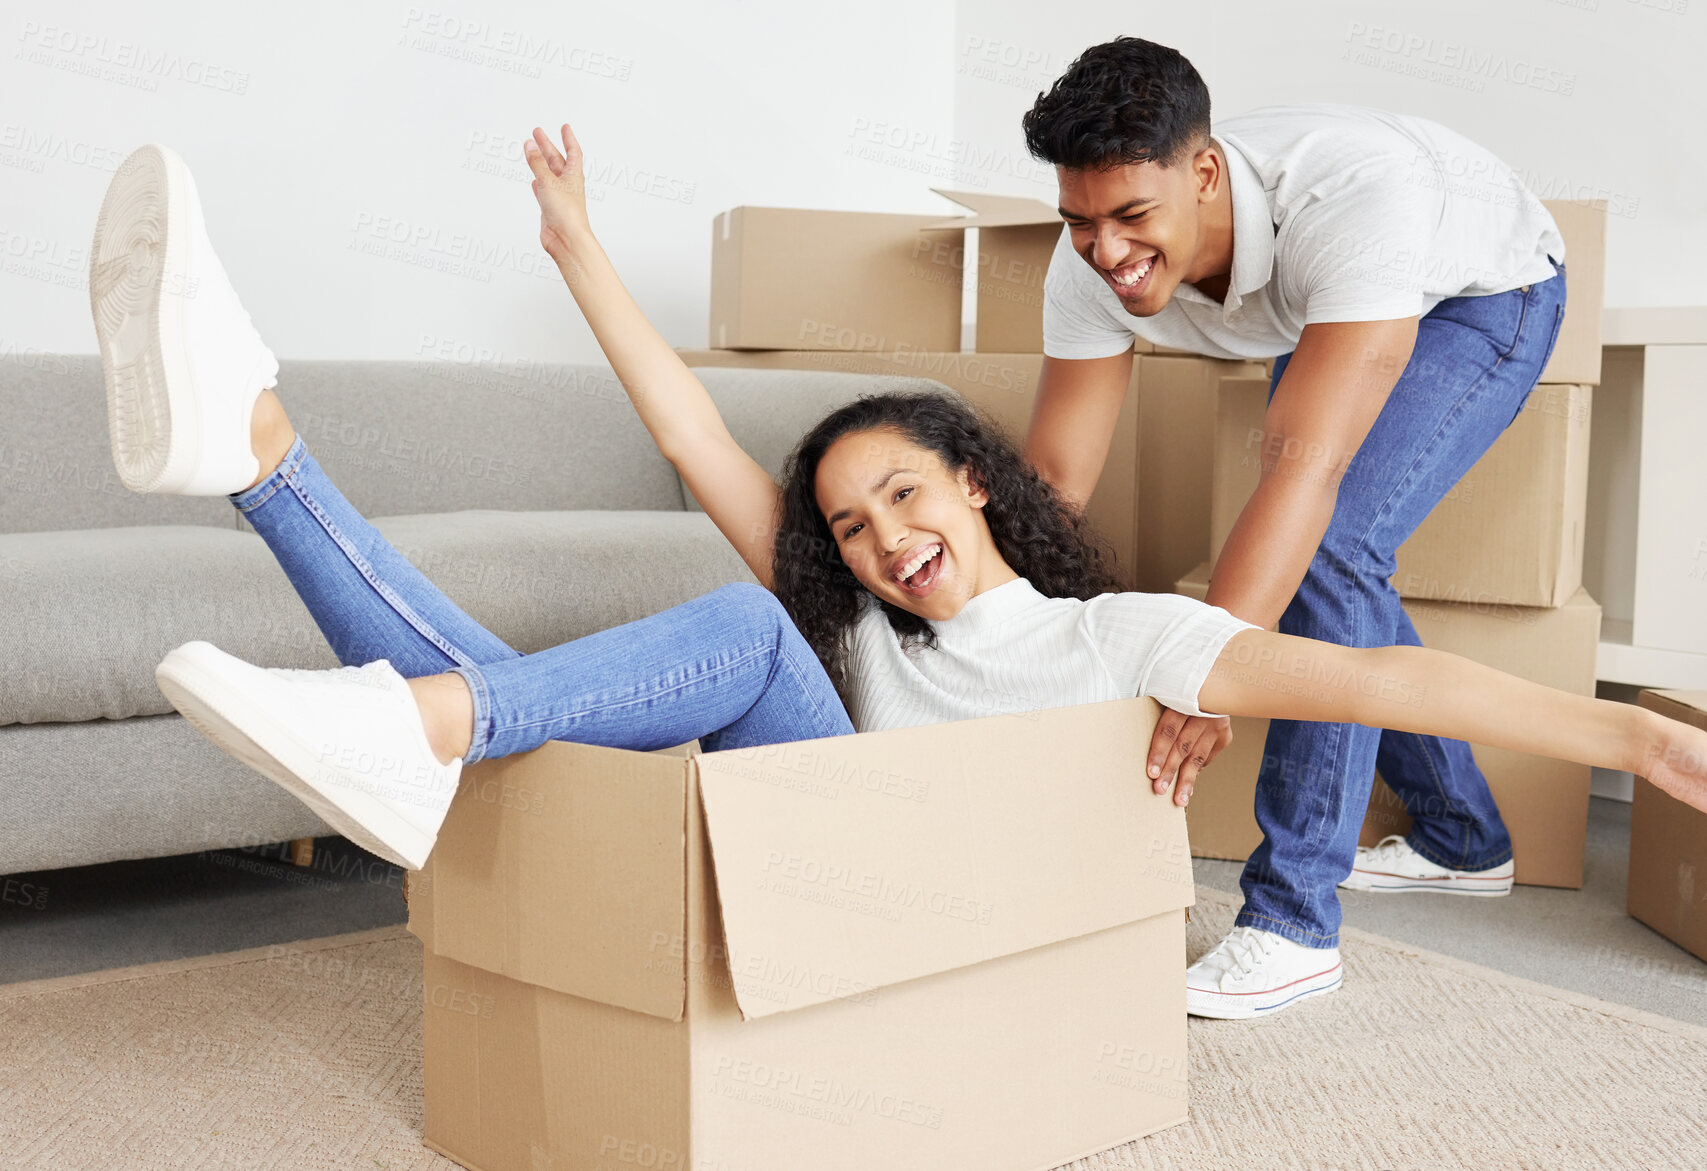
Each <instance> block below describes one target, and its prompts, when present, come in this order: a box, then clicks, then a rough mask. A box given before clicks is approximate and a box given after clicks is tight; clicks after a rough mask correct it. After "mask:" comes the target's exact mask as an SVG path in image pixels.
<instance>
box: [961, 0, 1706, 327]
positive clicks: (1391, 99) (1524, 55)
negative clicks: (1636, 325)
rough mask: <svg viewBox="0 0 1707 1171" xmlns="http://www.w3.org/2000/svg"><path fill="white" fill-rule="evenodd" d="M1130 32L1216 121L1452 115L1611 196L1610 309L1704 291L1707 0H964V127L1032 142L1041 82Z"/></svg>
mask: <svg viewBox="0 0 1707 1171" xmlns="http://www.w3.org/2000/svg"><path fill="white" fill-rule="evenodd" d="M1044 14H1046V15H1044ZM1122 34H1126V35H1131V36H1140V37H1145V38H1147V39H1149V40H1152V41H1158V42H1160V43H1162V44H1164V45H1169V46H1171V47H1173V48H1175V49H1178V50H1179V51H1180V52H1182V53H1184V54H1185V56H1186V57H1187V58H1188V59H1189V60H1190V61H1191V63H1192V64H1193V65H1194V66H1196V67H1197V71H1198V72H1199V73H1200V74H1202V75H1203V79H1204V81H1205V82H1206V83H1207V84H1208V86H1209V92H1210V96H1211V99H1212V101H1213V104H1214V116H1215V117H1217V118H1221V117H1226V116H1230V115H1232V114H1236V113H1239V112H1241V111H1244V110H1248V109H1250V108H1252V107H1254V106H1259V105H1268V104H1273V103H1279V102H1293V101H1323V102H1348V103H1353V104H1359V105H1371V106H1379V107H1383V108H1386V109H1390V110H1395V111H1399V112H1402V113H1411V114H1420V115H1422V116H1425V117H1428V118H1432V119H1434V120H1436V121H1438V122H1442V123H1444V124H1446V125H1447V126H1450V127H1452V128H1454V129H1456V130H1458V131H1459V132H1460V133H1463V134H1465V135H1467V136H1469V137H1470V138H1472V139H1475V140H1476V141H1478V142H1480V143H1481V144H1483V145H1484V146H1487V147H1489V148H1490V149H1492V150H1493V151H1494V152H1495V153H1496V154H1498V155H1500V156H1501V157H1502V158H1504V159H1505V160H1506V161H1507V162H1509V163H1511V164H1512V165H1513V166H1514V167H1516V168H1517V169H1518V171H1519V172H1520V173H1521V174H1523V175H1524V177H1525V179H1526V181H1527V182H1528V184H1529V186H1530V187H1531V188H1532V189H1533V190H1535V191H1536V192H1537V194H1539V195H1541V196H1542V197H1543V198H1565V199H1569V198H1583V197H1593V196H1595V195H1599V196H1600V197H1602V198H1605V199H1607V200H1608V201H1609V203H1610V204H1611V206H1612V210H1613V212H1614V214H1611V215H1609V216H1608V218H1607V271H1606V303H1607V305H1609V306H1646V305H1701V304H1707V196H1704V195H1703V192H1704V191H1707V152H1703V151H1702V150H1701V149H1700V147H1699V143H1700V139H1701V132H1700V126H1701V120H1702V118H1703V117H1704V116H1707V84H1704V83H1703V81H1702V75H1701V71H1700V62H1701V60H1702V59H1703V57H1704V56H1707V0H1568V2H1566V3H1560V2H1557V0H1428V2H1426V3H1425V2H1421V0H1389V2H1387V3H1381V4H1375V3H1369V2H1367V0H1365V2H1362V3H1355V2H1345V0H1342V2H1337V3H1336V2H1323V0H1311V2H1309V3H1297V2H1292V3H1283V4H1276V3H1273V2H1272V0H1219V2H1217V3H1177V2H1175V3H1168V4H1161V3H1134V2H1133V0H1076V2H1075V3H1072V4H1058V5H1049V6H1047V7H1046V6H1043V5H1040V4H1038V3H1037V2H1036V0H977V2H973V0H962V2H961V4H960V5H959V15H958V20H957V29H956V35H955V55H956V56H955V119H954V126H955V132H956V134H959V135H962V136H965V137H968V138H977V139H985V140H988V141H991V142H993V143H997V144H1019V143H1021V141H1022V139H1021V136H1020V131H1019V119H1020V116H1021V115H1022V114H1023V113H1024V112H1025V111H1026V110H1027V109H1029V108H1030V106H1031V103H1032V102H1033V101H1034V100H1035V99H1036V96H1037V93H1038V91H1039V90H1041V89H1046V88H1047V87H1048V84H1049V82H1050V81H1052V80H1053V79H1054V78H1055V77H1056V76H1058V75H1059V74H1060V73H1061V72H1063V71H1064V70H1065V69H1066V67H1067V65H1068V64H1069V63H1070V62H1071V61H1072V59H1073V57H1074V56H1076V55H1077V54H1078V53H1079V52H1080V51H1081V50H1082V49H1084V48H1085V47H1087V46H1089V45H1093V44H1096V43H1098V42H1101V41H1105V40H1109V39H1111V38H1112V37H1115V36H1119V35H1122ZM1472 61H1473V62H1474V63H1469V62H1472ZM1418 74H1420V75H1418ZM1512 78H1521V79H1524V80H1525V81H1528V82H1531V84H1525V85H1520V84H1518V83H1517V82H1516V81H1514V80H1512ZM1035 189H1036V186H1035V185H1034V184H1026V185H1018V184H1013V185H1007V186H1003V187H995V186H992V188H991V190H1007V191H1012V192H1013V193H1015V194H1024V193H1027V192H1029V191H1033V190H1035Z"/></svg>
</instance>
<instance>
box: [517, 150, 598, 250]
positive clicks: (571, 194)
mask: <svg viewBox="0 0 1707 1171" xmlns="http://www.w3.org/2000/svg"><path fill="white" fill-rule="evenodd" d="M522 155H523V157H524V158H526V159H527V164H528V166H529V167H530V168H531V169H532V170H533V173H534V181H533V194H534V198H535V199H537V200H539V242H540V245H541V246H542V247H543V248H544V249H545V250H546V252H547V253H549V254H550V256H551V258H552V259H553V260H556V261H558V262H559V263H562V262H563V261H565V260H568V259H569V258H570V257H571V256H573V255H574V251H575V247H576V245H577V244H579V243H580V242H581V241H582V240H584V239H586V238H587V237H589V236H590V235H591V234H592V228H591V226H590V225H589V224H588V222H587V184H586V180H585V178H584V177H583V175H582V173H581V144H580V143H579V142H577V141H575V135H574V133H573V132H572V131H571V130H570V129H569V123H567V122H565V123H564V124H563V152H562V153H561V154H559V153H558V151H557V146H556V144H555V143H553V142H552V141H551V139H550V138H549V137H548V136H547V135H546V133H545V131H543V130H541V129H540V128H539V127H537V126H535V127H534V128H533V137H532V138H529V139H526V140H524V141H523V143H522Z"/></svg>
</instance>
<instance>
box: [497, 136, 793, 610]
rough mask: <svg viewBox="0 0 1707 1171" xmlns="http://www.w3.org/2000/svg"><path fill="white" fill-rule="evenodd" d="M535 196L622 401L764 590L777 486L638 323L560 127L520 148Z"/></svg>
mask: <svg viewBox="0 0 1707 1171" xmlns="http://www.w3.org/2000/svg"><path fill="white" fill-rule="evenodd" d="M522 149H523V153H524V154H525V156H526V158H527V161H528V166H529V167H530V168H531V169H532V170H533V173H534V181H533V193H534V196H535V198H537V199H538V200H539V212H540V215H539V242H540V244H541V245H543V246H544V248H545V250H546V252H547V253H548V254H550V256H551V258H552V259H553V260H555V261H556V262H557V270H558V271H559V272H561V273H562V274H563V280H564V282H565V283H566V284H568V286H569V292H570V293H571V294H573V295H574V297H575V303H576V304H577V305H579V306H580V307H581V313H582V315H583V316H585V317H586V319H587V324H588V325H590V326H592V329H593V336H594V337H596V338H597V339H598V342H599V347H600V348H601V349H602V350H604V352H605V358H606V359H607V360H608V361H609V362H610V364H611V368H612V369H613V370H614V371H616V376H617V378H618V379H620V380H621V381H622V385H623V388H624V389H625V390H626V391H627V392H628V399H629V401H630V402H632V403H633V404H634V409H635V410H636V411H637V412H639V414H640V421H641V422H642V423H644V424H645V425H646V430H647V431H649V432H651V435H652V440H653V442H655V443H656V444H657V445H658V450H659V451H660V452H662V453H663V456H664V458H665V459H667V460H669V461H670V462H671V463H672V464H674V465H675V467H676V470H677V471H679V472H680V473H681V475H682V479H683V480H684V481H686V483H687V486H688V488H689V489H690V490H691V491H692V492H693V494H694V498H695V499H696V500H698V501H699V503H700V506H701V507H702V508H704V509H705V511H706V514H707V515H708V516H710V517H711V520H712V523H714V524H716V525H717V528H718V530H719V531H720V532H722V534H723V535H724V536H725V537H726V538H728V540H729V543H730V544H731V545H733V546H734V547H735V551H736V552H737V553H739V554H740V555H741V559H742V560H743V561H745V562H746V563H747V567H748V568H749V569H751V570H752V571H753V576H754V577H756V578H758V579H759V581H760V583H761V584H763V585H764V586H765V588H767V589H768V588H770V585H771V581H772V575H771V559H772V556H773V551H774V549H775V542H776V530H777V523H778V519H779V513H780V504H781V497H782V494H781V490H780V489H779V488H778V487H777V485H776V481H775V480H773V479H771V477H770V476H769V475H768V474H767V473H766V472H765V470H764V469H763V468H761V467H760V466H759V465H758V464H757V463H755V462H754V461H753V459H752V457H751V456H749V455H748V454H747V453H746V452H745V451H743V450H741V446H740V445H739V444H738V443H736V442H735V439H734V437H733V436H732V435H730V434H729V428H728V427H727V426H725V425H724V423H723V419H722V416H720V415H719V414H718V413H717V407H716V404H714V403H713V402H712V401H711V395H709V394H708V393H706V389H705V387H704V386H702V385H701V384H700V381H699V379H697V378H695V377H694V376H693V371H691V370H689V369H688V368H687V366H686V365H685V364H684V363H683V362H682V360H681V358H680V357H679V356H678V355H677V354H676V352H675V351H674V350H672V349H671V348H670V345H669V343H668V342H666V341H665V340H664V339H663V337H662V336H661V335H660V334H659V333H658V331H657V330H656V329H654V328H653V326H652V323H651V322H650V321H647V320H646V315H645V314H644V313H642V312H641V311H640V306H638V305H636V304H635V302H634V298H633V297H632V296H630V295H629V292H628V290H627V289H626V288H624V287H623V284H622V281H621V280H620V279H619V278H618V277H617V275H616V269H615V268H613V267H612V266H611V262H610V258H609V257H607V256H606V255H605V251H604V249H603V248H602V247H600V246H599V242H598V240H596V239H594V237H593V232H592V227H591V226H590V225H589V223H588V221H587V199H586V183H585V180H584V178H583V177H582V171H581V144H580V143H579V142H577V141H576V140H575V135H574V134H573V132H571V131H570V129H569V125H568V123H564V125H563V151H562V153H561V154H560V153H558V150H557V147H556V145H555V144H553V143H552V141H551V139H550V138H549V137H547V135H546V134H545V132H544V131H543V130H541V129H539V128H538V127H535V128H534V131H533V137H532V138H530V139H528V140H527V141H526V142H525V143H524V145H523V148H522Z"/></svg>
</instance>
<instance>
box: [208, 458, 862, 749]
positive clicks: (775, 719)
mask: <svg viewBox="0 0 1707 1171" xmlns="http://www.w3.org/2000/svg"><path fill="white" fill-rule="evenodd" d="M230 500H231V502H232V503H233V504H234V505H236V506H237V508H238V509H240V510H241V511H242V512H243V513H244V515H245V516H246V517H247V518H248V520H249V523H250V524H252V525H253V526H254V527H255V531H256V532H257V533H259V534H260V536H261V539H262V540H264V541H266V543H267V545H268V546H269V547H270V548H271V549H272V551H273V553H274V554H275V555H276V556H277V557H278V561H279V564H280V565H281V566H282V567H283V568H284V571H285V576H286V577H288V578H289V579H290V581H291V584H292V585H294V586H295V587H296V592H297V593H298V594H299V595H301V597H302V600H303V602H304V604H305V605H307V607H308V611H309V613H310V614H312V615H313V616H314V621H315V622H316V623H317V624H318V625H319V627H320V631H321V633H322V634H324V635H325V636H326V641H327V642H329V643H330V644H331V645H332V650H333V651H334V652H335V653H336V654H337V656H338V660H339V661H340V662H342V663H343V664H344V665H346V666H360V665H362V664H364V663H369V662H372V661H373V660H375V659H388V660H390V662H391V665H392V666H393V667H395V668H396V669H397V671H398V672H399V673H400V674H402V675H403V676H405V677H406V678H410V679H413V678H418V677H420V676H423V675H437V674H441V673H443V672H445V671H454V672H456V673H457V674H459V675H461V676H462V677H463V678H464V679H465V680H467V682H468V689H469V691H470V692H471V693H472V694H473V696H474V730H473V735H474V739H473V744H472V745H471V746H470V748H469V750H468V752H467V753H466V754H465V756H464V757H463V761H464V763H465V764H472V763H473V762H474V761H477V760H482V759H484V758H486V757H489V756H509V755H512V754H514V753H517V752H527V751H529V750H530V749H534V748H538V747H539V746H540V745H541V744H544V743H545V742H546V741H547V740H572V741H575V742H576V743H580V744H602V745H605V746H607V747H612V748H633V749H640V750H649V749H654V748H668V747H670V746H672V745H676V744H685V743H686V742H688V741H689V740H695V739H697V740H699V742H700V747H701V748H702V749H703V750H704V751H706V752H714V751H717V750H719V749H726V748H746V747H750V746H752V745H758V744H778V743H782V742H784V741H789V740H811V739H817V738H819V737H824V736H840V735H846V734H849V733H851V732H852V731H853V725H852V724H851V723H850V722H849V720H848V717H847V713H846V712H845V711H844V710H843V708H842V703H841V700H840V699H839V698H838V697H837V696H836V692H835V688H834V687H833V686H832V685H831V683H830V679H829V676H828V675H826V674H825V673H824V668H823V665H822V664H820V663H819V661H818V657H817V655H815V654H814V653H813V651H812V648H811V647H810V646H809V645H807V642H806V640H805V638H803V637H802V636H801V634H800V632H799V631H798V630H796V629H795V627H794V623H793V622H792V621H790V619H789V617H788V614H787V613H786V612H785V611H784V610H783V608H782V604H781V603H780V602H778V601H777V599H776V595H774V594H772V593H771V592H770V591H769V590H766V589H762V588H761V587H759V586H756V585H752V584H749V583H736V584H733V585H726V586H723V587H722V588H720V589H716V590H712V591H711V592H710V593H707V594H703V595H701V596H700V597H697V598H695V599H693V600H692V601H691V602H684V603H682V604H681V605H679V606H675V607H672V608H671V609H668V610H665V611H663V612H661V613H658V614H654V615H652V616H651V617H649V618H642V619H640V620H639V621H638V622H630V623H628V624H626V625H624V626H615V627H612V628H610V629H608V630H602V631H600V632H599V633H597V634H592V635H588V636H587V637H586V638H579V639H576V640H575V641H573V642H567V643H564V644H563V645H561V646H555V647H552V648H550V649H549V650H544V651H540V652H539V653H538V654H533V655H524V654H521V653H520V652H518V651H516V650H513V649H512V648H511V647H509V646H508V645H507V644H505V643H504V641H503V640H502V639H500V638H498V637H497V636H496V635H494V634H493V633H492V632H491V631H489V630H487V629H486V628H485V627H483V626H481V625H480V624H479V623H478V622H476V621H474V619H472V618H470V617H469V616H468V614H467V613H465V612H464V611H463V610H462V609H461V608H460V607H458V606H457V605H456V603H454V602H452V601H451V600H450V599H449V598H448V597H446V596H445V595H444V593H443V591H441V590H440V589H439V588H438V587H437V586H435V585H434V584H433V583H432V582H431V581H429V580H428V579H427V577H426V576H425V575H424V574H423V573H422V572H421V571H420V570H419V569H417V568H416V567H415V566H414V565H412V564H410V562H409V561H408V560H407V559H406V558H404V556H403V555H402V554H401V553H399V552H398V551H397V550H396V549H395V548H393V547H392V545H391V543H390V542H389V541H387V540H386V539H385V537H384V535H383V534H381V533H380V531H379V530H378V529H376V528H374V527H373V526H372V525H371V524H369V523H368V522H367V521H366V520H365V519H363V517H362V515H361V514H360V513H359V512H357V511H356V509H355V507H354V506H353V505H351V504H350V502H349V501H348V500H346V499H344V496H343V494H342V493H340V492H339V491H338V489H337V488H335V487H333V485H332V481H331V480H330V479H328V478H327V476H326V473H325V472H324V471H322V470H321V468H320V464H319V462H318V461H316V460H315V458H314V457H313V456H311V455H309V454H308V449H307V448H306V447H305V446H304V445H303V442H302V437H301V436H300V435H298V436H297V437H296V439H295V441H294V442H293V443H292V444H291V448H290V451H289V452H288V453H287V454H286V455H285V457H284V460H283V461H282V462H281V463H280V464H279V466H278V467H277V468H276V469H274V470H273V472H272V473H271V474H270V475H268V476H267V477H266V478H265V479H263V480H262V481H261V482H260V483H258V484H256V485H255V486H254V487H252V488H248V489H245V490H244V491H242V492H237V493H233V494H232V495H231V496H230Z"/></svg>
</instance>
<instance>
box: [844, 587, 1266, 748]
mask: <svg viewBox="0 0 1707 1171" xmlns="http://www.w3.org/2000/svg"><path fill="white" fill-rule="evenodd" d="M932 625H933V626H934V627H935V628H936V636H937V645H936V647H935V648H929V647H925V646H923V645H919V644H915V645H913V646H911V647H909V648H907V649H906V650H903V649H902V647H901V639H900V636H899V635H897V634H896V633H895V630H894V628H893V627H891V626H890V625H889V619H888V617H887V616H886V615H885V614H884V612H883V609H882V607H880V606H879V605H878V604H877V599H876V598H874V597H872V596H870V595H869V594H868V595H867V596H866V608H865V610H864V612H863V613H862V614H861V616H860V619H859V621H858V623H857V624H856V625H855V626H854V628H853V631H852V634H851V638H850V640H849V643H848V652H849V653H848V680H849V685H848V690H849V692H850V693H851V694H850V698H849V716H850V717H851V718H852V720H853V725H854V727H855V728H856V729H858V730H859V731H861V732H876V731H881V730H884V729H888V728H908V727H913V726H915V725H918V724H934V723H941V722H944V721H947V720H975V719H982V718H983V717H985V716H997V715H1007V714H1010V713H1014V712H1028V711H1037V710H1038V709H1040V708H1051V707H1067V706H1070V705H1072V704H1079V703H1097V702H1100V701H1103V700H1110V699H1128V698H1131V697H1133V696H1138V695H1148V696H1153V697H1154V698H1155V699H1156V700H1157V702H1159V703H1162V704H1164V705H1166V706H1167V707H1170V708H1173V709H1174V710H1175V711H1180V712H1184V713H1185V714H1186V715H1192V716H1201V715H1218V714H1221V713H1211V712H1205V711H1203V710H1202V709H1201V708H1199V707H1198V706H1197V696H1198V690H1199V689H1200V688H1201V687H1202V686H1203V681H1204V679H1206V678H1208V676H1209V669H1210V668H1211V667H1212V666H1214V664H1215V657H1216V656H1217V655H1219V654H1220V653H1221V648H1222V646H1224V645H1225V644H1226V642H1227V640H1228V639H1230V638H1232V637H1233V635H1235V634H1237V633H1238V632H1239V631H1241V630H1259V629H1261V627H1258V626H1256V625H1255V624H1254V623H1250V622H1246V621H1244V620H1242V619H1240V618H1235V617H1234V616H1233V615H1232V614H1230V613H1228V612H1227V611H1226V610H1224V609H1222V608H1221V607H1220V606H1211V605H1209V604H1208V603H1206V602H1200V601H1198V600H1197V599H1195V598H1188V597H1185V596H1184V595H1183V594H1140V593H1120V594H1101V595H1099V596H1097V597H1095V598H1092V599H1090V600H1089V601H1081V600H1080V599H1078V598H1049V597H1045V596H1044V595H1043V594H1040V593H1039V592H1038V591H1037V590H1036V589H1035V588H1034V587H1033V586H1032V584H1031V582H1030V581H1028V580H1026V579H1025V578H1023V577H1021V578H1016V579H1014V580H1013V581H1010V582H1004V583H1003V584H1001V585H999V586H996V587H994V588H992V589H988V590H985V591H984V592H983V593H981V594H978V595H977V596H976V597H974V598H972V599H971V600H970V601H969V602H967V603H966V605H965V606H964V607H962V609H961V611H960V613H958V614H956V615H955V616H954V617H953V618H950V619H948V620H947V621H944V622H936V623H933V624H932Z"/></svg>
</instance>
